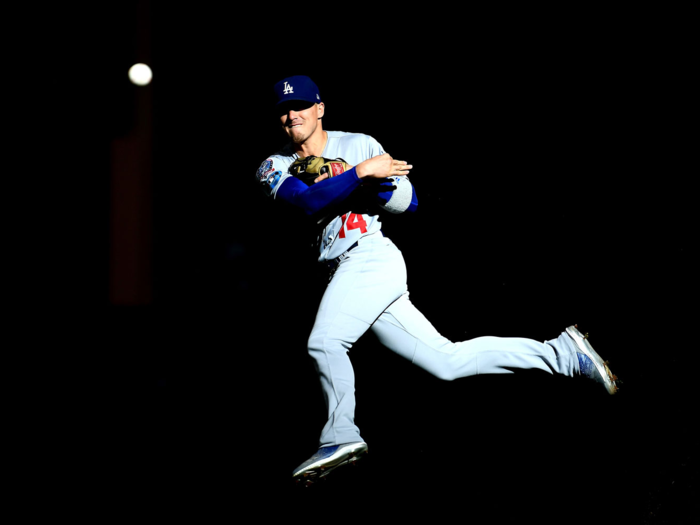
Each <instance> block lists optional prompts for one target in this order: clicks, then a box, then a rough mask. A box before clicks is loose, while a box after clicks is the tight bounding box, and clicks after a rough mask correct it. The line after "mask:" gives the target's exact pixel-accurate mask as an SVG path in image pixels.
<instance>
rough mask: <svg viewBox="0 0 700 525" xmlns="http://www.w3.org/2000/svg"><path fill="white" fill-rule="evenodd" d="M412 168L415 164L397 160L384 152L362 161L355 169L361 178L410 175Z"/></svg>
mask: <svg viewBox="0 0 700 525" xmlns="http://www.w3.org/2000/svg"><path fill="white" fill-rule="evenodd" d="M411 168H413V166H412V165H411V164H409V163H408V162H406V161H405V160H396V159H394V158H393V157H392V156H391V155H389V154H388V153H384V154H383V155H377V156H376V157H372V158H371V159H367V160H365V161H364V162H360V163H359V164H358V165H357V169H356V170H355V171H356V173H357V176H358V177H360V178H364V177H370V178H375V179H385V178H386V177H396V176H403V175H408V173H409V171H410V170H411Z"/></svg>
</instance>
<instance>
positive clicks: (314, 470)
mask: <svg viewBox="0 0 700 525" xmlns="http://www.w3.org/2000/svg"><path fill="white" fill-rule="evenodd" d="M366 453H367V443H365V442H364V441H358V442H357V443H344V444H342V445H333V446H330V447H321V448H319V449H318V451H317V452H316V453H315V454H314V455H313V456H311V457H310V458H309V459H307V460H306V461H304V462H303V463H302V464H301V465H299V466H298V467H297V468H296V469H294V472H293V473H292V479H294V480H295V481H296V482H297V483H299V482H300V481H304V482H305V485H306V486H307V487H308V486H309V485H311V484H313V483H314V482H316V481H318V480H321V479H325V477H326V476H328V474H330V473H331V472H333V471H334V470H335V469H336V468H338V467H342V466H343V465H348V464H349V465H354V464H355V462H356V461H357V460H358V459H360V457H362V454H366Z"/></svg>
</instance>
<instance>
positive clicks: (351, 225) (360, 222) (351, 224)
mask: <svg viewBox="0 0 700 525" xmlns="http://www.w3.org/2000/svg"><path fill="white" fill-rule="evenodd" d="M341 220H342V221H343V226H342V227H341V228H340V233H339V234H338V237H339V238H341V239H345V230H354V229H356V228H360V233H367V223H366V222H365V219H364V218H363V217H362V215H359V214H357V213H346V214H345V215H343V216H342V217H341Z"/></svg>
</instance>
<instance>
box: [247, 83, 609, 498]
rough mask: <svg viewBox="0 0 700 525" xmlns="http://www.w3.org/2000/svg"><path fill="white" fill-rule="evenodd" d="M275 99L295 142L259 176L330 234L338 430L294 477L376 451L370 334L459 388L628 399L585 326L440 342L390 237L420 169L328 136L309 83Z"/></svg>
mask: <svg viewBox="0 0 700 525" xmlns="http://www.w3.org/2000/svg"><path fill="white" fill-rule="evenodd" d="M274 91H275V94H276V97H277V103H276V108H277V109H278V110H279V111H278V115H279V118H280V123H281V125H282V127H283V129H284V131H285V132H286V133H287V135H288V136H289V139H290V141H289V142H288V144H287V145H286V146H284V147H283V148H282V149H281V150H280V151H278V152H277V153H275V154H273V155H271V156H270V157H268V158H267V159H266V160H265V161H264V162H263V163H262V165H261V166H260V168H259V169H258V171H257V174H256V178H257V180H258V182H259V183H260V185H261V187H262V189H263V191H264V192H265V193H266V194H267V195H268V196H270V197H271V198H273V199H275V200H278V201H280V200H281V201H285V202H286V203H289V204H291V205H293V206H295V207H298V208H300V209H301V210H303V211H304V212H305V214H306V215H307V216H308V217H309V218H310V222H311V223H313V224H315V225H317V226H318V230H319V234H318V250H319V257H318V260H319V262H321V263H323V264H325V265H327V266H328V267H329V269H330V280H329V283H328V286H327V288H326V291H325V293H324V295H323V298H322V299H321V303H320V305H319V308H318V312H317V315H316V320H315V323H314V326H313V328H312V330H311V334H310V336H309V339H308V352H309V354H310V356H311V357H312V359H313V362H314V364H315V368H316V370H317V372H318V375H319V378H320V381H321V386H322V390H323V394H324V397H325V402H326V405H327V408H328V420H327V422H326V424H325V426H324V427H323V429H322V431H321V435H320V439H319V444H318V445H319V448H318V451H317V452H316V453H315V454H313V455H312V456H311V458H309V459H308V460H307V461H305V462H303V463H302V464H301V465H299V467H297V468H296V469H295V470H294V472H293V474H292V476H293V479H295V480H296V481H303V482H304V484H306V485H309V484H311V483H313V482H314V481H316V480H318V479H320V478H323V477H325V476H326V475H328V474H329V473H330V472H332V471H333V470H334V469H335V468H337V467H339V466H342V465H346V464H349V463H352V462H354V461H356V460H357V459H359V458H360V457H362V455H363V454H364V453H366V452H367V443H365V441H364V440H363V439H362V436H361V435H360V430H359V429H358V427H357V426H356V425H355V422H354V414H355V391H354V373H353V368H352V365H351V362H350V359H349V356H348V351H349V350H350V348H351V347H352V345H353V344H354V343H355V342H356V341H357V340H358V339H359V338H360V337H361V336H362V335H363V334H364V333H365V332H366V331H367V330H372V331H373V332H374V333H375V334H376V335H377V337H378V339H379V341H380V342H381V343H382V344H383V345H384V346H386V347H387V348H389V349H390V350H392V351H394V352H396V353H397V354H399V355H401V356H403V357H405V358H406V359H408V360H410V361H411V362H412V363H414V364H416V365H417V366H419V367H421V368H423V369H425V370H427V371H428V372H429V373H431V374H433V375H435V376H436V377H438V378H441V379H444V380H447V381H450V380H454V379H457V378H461V377H468V376H473V375H476V374H506V373H512V371H513V369H539V370H544V371H546V372H549V373H552V374H563V375H566V376H579V375H580V376H584V377H588V378H591V379H592V380H595V381H597V382H599V383H601V384H602V385H603V386H604V387H605V388H606V389H607V391H608V392H609V393H610V394H614V393H615V392H616V391H617V388H618V387H617V385H616V382H615V381H616V380H617V377H615V376H614V375H613V374H612V372H611V371H610V369H609V368H608V366H607V364H606V363H605V362H604V361H603V360H602V359H601V358H600V356H598V354H597V353H596V352H595V351H594V350H593V348H592V347H591V345H590V343H589V341H588V340H587V335H583V334H581V332H579V331H578V329H577V327H576V326H575V325H574V326H569V327H568V328H566V329H565V330H564V331H563V332H562V333H561V334H559V335H558V336H557V337H556V338H554V339H551V340H548V341H544V342H539V341H535V340H531V339H526V338H502V337H492V336H487V337H477V338H474V339H470V340H467V341H462V342H452V341H449V340H448V339H446V338H445V337H443V336H442V335H440V334H439V333H438V332H437V330H436V329H435V328H434V327H433V326H432V325H431V324H430V322H429V321H428V320H427V319H426V318H425V317H424V316H423V315H422V314H421V313H420V312H419V311H418V310H417V309H416V308H415V306H413V304H412V303H411V301H410V299H409V292H408V290H407V285H406V266H405V263H404V260H403V256H402V254H401V252H400V251H399V249H398V248H397V247H396V246H395V245H394V243H393V242H392V241H391V240H390V239H389V238H387V237H386V236H384V235H383V233H382V230H381V217H382V213H383V212H389V213H394V214H400V213H412V212H413V211H415V210H416V208H417V205H418V199H417V196H416V192H415V188H414V187H413V185H412V184H411V183H410V180H409V177H408V175H409V173H410V170H411V169H412V165H410V164H408V163H407V162H406V161H403V160H397V159H394V158H392V157H391V155H389V154H387V153H386V152H385V151H384V149H383V148H382V146H381V144H380V143H379V142H377V141H376V140H375V139H374V138H372V137H370V136H368V135H364V134H361V133H345V132H340V131H326V130H324V129H323V122H322V120H321V119H322V118H323V116H324V113H325V105H324V103H323V101H322V99H321V95H320V93H319V90H318V88H317V86H316V84H315V83H314V82H313V81H312V80H311V79H310V78H309V77H306V76H292V77H288V78H285V79H283V80H281V81H280V82H278V83H277V84H276V85H275V86H274ZM319 159H320V160H319ZM310 160H313V161H315V162H316V163H317V167H316V169H311V168H310V166H311V164H310V163H309V161H310ZM318 166H320V168H319V167H318ZM368 188H370V190H371V191H367V189H368ZM368 201H371V202H368Z"/></svg>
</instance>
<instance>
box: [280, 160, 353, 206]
mask: <svg viewBox="0 0 700 525" xmlns="http://www.w3.org/2000/svg"><path fill="white" fill-rule="evenodd" d="M359 185H360V178H359V177H358V176H357V173H356V172H355V168H354V167H353V168H351V169H349V170H348V171H346V172H344V173H341V174H340V175H337V176H335V177H331V178H329V179H325V180H322V181H321V182H317V183H316V184H313V185H311V186H307V185H306V184H304V183H303V182H302V181H301V180H299V179H297V178H296V177H287V178H286V179H284V180H283V181H282V183H281V184H280V187H279V188H278V189H277V193H276V194H275V197H276V198H279V199H282V200H283V201H285V202H288V203H290V204H293V205H294V206H299V207H300V208H303V209H304V211H305V212H306V214H307V215H313V214H314V213H316V212H318V211H320V210H322V209H323V208H325V207H327V206H330V205H331V204H336V203H338V202H341V201H343V200H344V199H345V198H347V197H348V196H349V195H350V194H351V193H352V192H353V190H354V189H355V188H357V187H358V186H359Z"/></svg>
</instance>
